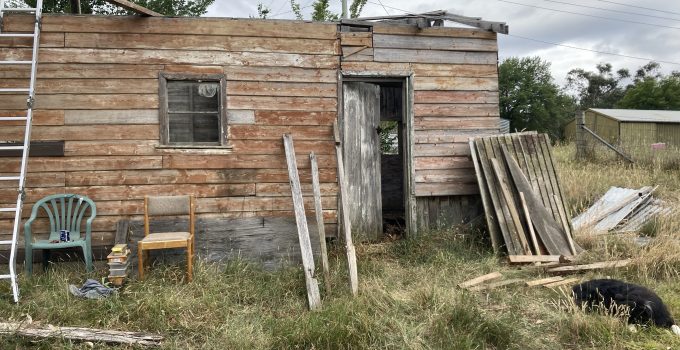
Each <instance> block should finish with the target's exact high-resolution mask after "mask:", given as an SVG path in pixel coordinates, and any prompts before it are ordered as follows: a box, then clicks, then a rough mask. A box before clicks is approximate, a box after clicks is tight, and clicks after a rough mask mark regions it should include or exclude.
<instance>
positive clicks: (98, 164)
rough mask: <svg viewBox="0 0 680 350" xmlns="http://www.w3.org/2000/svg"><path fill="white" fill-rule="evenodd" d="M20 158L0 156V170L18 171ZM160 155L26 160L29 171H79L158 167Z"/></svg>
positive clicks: (160, 166)
mask: <svg viewBox="0 0 680 350" xmlns="http://www.w3.org/2000/svg"><path fill="white" fill-rule="evenodd" d="M19 165H20V159H16V158H0V172H2V173H15V172H18V171H19ZM162 166H163V158H162V156H136V157H114V156H109V157H64V158H48V157H40V158H37V157H33V158H30V159H29V161H28V171H29V172H51V171H80V170H97V171H101V170H117V169H160V168H162Z"/></svg>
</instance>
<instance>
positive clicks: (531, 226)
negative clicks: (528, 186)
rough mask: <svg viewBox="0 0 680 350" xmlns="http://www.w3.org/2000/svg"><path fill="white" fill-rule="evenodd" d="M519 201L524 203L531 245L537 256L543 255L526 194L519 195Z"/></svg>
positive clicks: (523, 207)
mask: <svg viewBox="0 0 680 350" xmlns="http://www.w3.org/2000/svg"><path fill="white" fill-rule="evenodd" d="M519 200H520V202H522V210H523V211H524V218H526V220H527V228H528V229H529V238H530V239H531V245H532V246H533V247H534V252H535V253H536V254H537V255H541V246H540V245H539V244H538V239H537V238H536V231H534V223H533V222H532V221H531V214H530V213H529V208H527V200H526V198H525V197H524V192H520V193H519Z"/></svg>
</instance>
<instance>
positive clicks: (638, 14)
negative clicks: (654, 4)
mask: <svg viewBox="0 0 680 350" xmlns="http://www.w3.org/2000/svg"><path fill="white" fill-rule="evenodd" d="M543 1H547V2H554V3H556V4H563V5H570V6H578V7H585V8H589V9H595V10H602V11H609V12H616V13H623V14H627V15H635V16H644V17H652V18H659V19H667V20H670V21H677V22H680V19H677V18H671V17H662V16H654V15H646V14H644V13H639V12H630V11H621V10H613V9H608V8H604V7H597V6H588V5H580V4H574V3H571V2H565V1H557V0H543Z"/></svg>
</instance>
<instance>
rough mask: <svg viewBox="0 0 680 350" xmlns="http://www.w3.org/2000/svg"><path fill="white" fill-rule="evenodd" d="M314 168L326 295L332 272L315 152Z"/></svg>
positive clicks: (329, 286) (310, 156)
mask: <svg viewBox="0 0 680 350" xmlns="http://www.w3.org/2000/svg"><path fill="white" fill-rule="evenodd" d="M309 161H310V163H311V167H312V190H313V192H314V213H315V214H316V226H317V228H318V232H319V246H320V247H321V266H322V267H323V280H324V282H325V284H326V291H325V292H326V293H330V291H331V272H330V268H329V266H328V251H327V249H326V229H325V227H324V223H323V207H322V206H321V187H320V186H319V166H318V165H317V162H316V155H315V154H314V152H312V153H310V154H309Z"/></svg>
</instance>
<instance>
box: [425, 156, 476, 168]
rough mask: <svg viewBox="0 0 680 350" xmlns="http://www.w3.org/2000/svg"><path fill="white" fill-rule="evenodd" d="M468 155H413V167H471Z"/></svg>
mask: <svg viewBox="0 0 680 350" xmlns="http://www.w3.org/2000/svg"><path fill="white" fill-rule="evenodd" d="M471 168H473V164H472V161H471V160H470V159H469V158H468V157H415V169H416V170H425V169H471Z"/></svg>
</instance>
